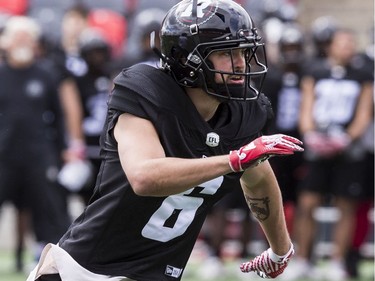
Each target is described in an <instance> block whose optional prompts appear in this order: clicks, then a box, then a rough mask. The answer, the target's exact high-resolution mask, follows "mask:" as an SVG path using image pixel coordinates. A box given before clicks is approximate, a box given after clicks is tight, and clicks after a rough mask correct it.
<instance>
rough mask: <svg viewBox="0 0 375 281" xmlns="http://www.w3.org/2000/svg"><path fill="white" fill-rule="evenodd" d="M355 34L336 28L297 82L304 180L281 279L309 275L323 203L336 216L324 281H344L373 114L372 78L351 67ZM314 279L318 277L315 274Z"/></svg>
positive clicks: (363, 188) (361, 194)
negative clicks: (292, 255) (292, 253)
mask: <svg viewBox="0 0 375 281" xmlns="http://www.w3.org/2000/svg"><path fill="white" fill-rule="evenodd" d="M355 53H356V41H355V35H354V34H353V32H352V31H351V30H348V29H337V30H336V31H335V32H334V34H333V36H332V40H331V42H330V44H329V46H328V48H327V57H326V58H325V59H322V60H319V61H317V62H316V63H315V64H312V65H311V68H310V69H309V73H308V74H306V75H305V76H304V77H303V80H302V102H301V111H300V112H301V114H300V122H299V129H300V133H301V135H303V138H304V144H305V148H306V151H305V153H304V156H305V160H306V167H307V170H306V172H307V174H306V177H305V178H304V179H303V181H302V182H301V184H300V186H299V188H298V199H297V200H298V212H297V220H296V226H295V230H296V233H295V239H296V240H295V242H296V245H297V247H298V250H297V258H296V259H295V261H294V263H293V264H294V266H292V267H291V268H290V269H289V270H287V271H286V272H285V276H284V278H286V280H296V279H298V278H302V277H306V276H307V275H308V274H311V272H312V271H311V262H312V258H313V257H312V249H313V244H314V238H315V234H316V221H315V219H314V217H313V212H314V210H315V209H316V208H317V207H318V206H320V205H322V204H324V203H326V204H330V205H333V206H335V207H336V208H337V210H338V211H339V214H340V216H339V219H338V220H337V222H336V223H335V225H334V230H333V233H332V240H333V248H332V249H331V251H330V262H329V265H328V270H327V271H325V272H323V273H322V276H324V277H325V278H327V279H328V280H346V279H347V278H348V277H349V275H348V273H347V271H346V267H345V258H346V254H347V252H348V250H349V249H350V247H351V243H352V237H353V233H354V227H355V218H356V217H355V214H356V206H357V204H358V202H360V201H359V200H360V199H361V198H363V196H365V186H364V184H365V183H364V176H365V174H364V169H365V165H366V164H365V161H364V159H365V149H364V147H363V144H362V143H361V142H360V139H361V137H362V136H363V134H364V133H365V130H366V129H367V127H368V126H369V123H370V121H371V118H372V116H373V115H372V111H373V79H372V77H371V76H370V75H368V74H366V73H365V72H364V71H363V70H362V69H360V68H358V67H357V66H356V65H353V64H352V59H353V57H354V55H355ZM314 276H315V277H317V275H314Z"/></svg>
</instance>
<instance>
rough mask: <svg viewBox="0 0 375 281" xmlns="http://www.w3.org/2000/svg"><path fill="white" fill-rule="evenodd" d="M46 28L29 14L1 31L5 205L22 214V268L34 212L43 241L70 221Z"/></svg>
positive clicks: (1, 187)
mask: <svg viewBox="0 0 375 281" xmlns="http://www.w3.org/2000/svg"><path fill="white" fill-rule="evenodd" d="M39 36H40V27H39V26H38V25H37V23H36V22H35V21H34V20H32V19H30V18H27V17H23V16H15V17H12V18H11V19H9V20H8V21H7V23H6V25H5V27H4V30H3V33H2V35H1V48H2V49H3V50H4V63H2V64H1V65H0V84H1V85H2V86H1V89H0V115H1V118H0V128H1V132H2V133H1V137H0V171H1V173H0V204H2V203H4V202H5V201H11V202H13V203H14V204H15V206H16V208H17V210H18V211H19V212H20V216H19V221H18V223H19V229H18V235H19V237H18V245H17V247H18V249H17V255H18V258H17V269H18V270H21V269H22V266H23V265H22V261H21V257H20V255H21V253H20V252H21V251H22V248H23V244H22V243H23V234H24V233H25V231H26V230H25V228H27V222H28V220H27V213H28V212H30V214H31V220H32V226H31V227H32V229H33V233H34V234H35V239H36V242H37V245H36V250H35V253H34V254H35V258H38V257H39V254H40V251H41V248H42V247H44V245H45V244H46V243H49V242H51V241H58V239H59V237H60V236H61V235H62V234H63V233H64V231H65V230H66V229H67V227H68V226H69V223H70V217H69V215H68V212H67V205H66V192H65V191H64V189H62V188H61V187H60V186H59V185H58V184H57V182H56V175H57V172H58V170H59V168H60V167H61V165H62V153H63V150H64V148H65V144H64V128H63V118H62V114H61V108H60V101H59V98H58V95H57V91H56V89H57V85H58V84H57V81H56V79H55V76H53V75H51V73H49V72H48V71H46V69H45V66H44V65H43V64H42V63H41V61H39V60H38V57H37V50H38V40H39Z"/></svg>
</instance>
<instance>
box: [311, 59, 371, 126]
mask: <svg viewBox="0 0 375 281" xmlns="http://www.w3.org/2000/svg"><path fill="white" fill-rule="evenodd" d="M308 75H309V76H311V77H312V78H313V79H314V80H315V88H314V93H315V101H314V108H313V118H314V121H315V123H316V125H317V127H318V128H319V129H321V130H327V128H328V129H329V128H330V127H342V128H345V127H347V126H348V125H349V124H350V122H351V121H352V120H353V118H354V115H355V112H356V107H357V103H358V99H359V96H360V94H361V88H362V85H363V83H366V82H367V83H368V82H371V81H373V78H372V77H371V75H370V74H368V73H366V72H365V71H363V70H362V69H360V68H356V67H353V65H350V64H349V65H347V66H346V67H342V66H334V67H332V66H331V65H330V63H329V62H328V61H327V60H322V61H318V62H316V63H315V64H313V65H312V66H311V69H310V71H309V72H308Z"/></svg>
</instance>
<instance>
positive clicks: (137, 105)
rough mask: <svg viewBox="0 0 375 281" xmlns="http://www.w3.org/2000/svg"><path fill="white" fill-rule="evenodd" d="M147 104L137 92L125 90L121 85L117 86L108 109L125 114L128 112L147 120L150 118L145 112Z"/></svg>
mask: <svg viewBox="0 0 375 281" xmlns="http://www.w3.org/2000/svg"><path fill="white" fill-rule="evenodd" d="M146 103H147V101H145V100H144V98H142V97H141V96H140V95H138V94H137V93H136V92H134V91H132V90H130V89H127V88H124V87H122V86H121V85H115V87H114V88H113V90H112V93H111V96H110V98H109V100H108V109H109V110H111V109H115V110H117V111H120V112H123V113H125V112H126V113H130V114H133V115H135V116H138V117H141V118H146V119H147V117H148V116H147V113H146V110H145V104H146Z"/></svg>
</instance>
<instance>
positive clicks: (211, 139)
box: [206, 132, 220, 147]
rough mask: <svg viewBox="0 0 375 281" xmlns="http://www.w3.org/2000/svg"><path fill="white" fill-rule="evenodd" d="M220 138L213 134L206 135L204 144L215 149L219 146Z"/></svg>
mask: <svg viewBox="0 0 375 281" xmlns="http://www.w3.org/2000/svg"><path fill="white" fill-rule="evenodd" d="M219 142H220V136H219V135H218V134H216V133H214V132H211V133H208V134H207V137H206V144H207V145H208V146H211V147H216V146H218V145H219Z"/></svg>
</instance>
